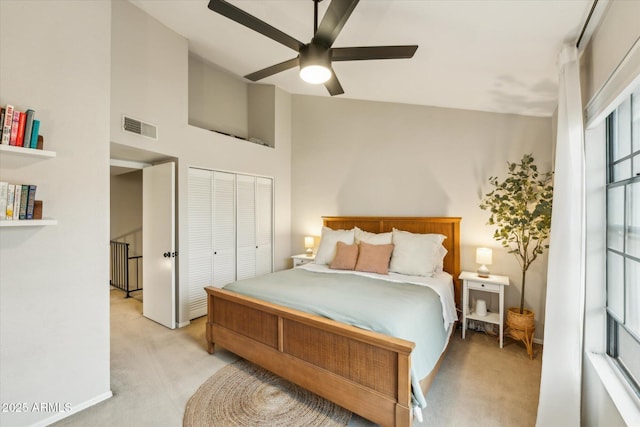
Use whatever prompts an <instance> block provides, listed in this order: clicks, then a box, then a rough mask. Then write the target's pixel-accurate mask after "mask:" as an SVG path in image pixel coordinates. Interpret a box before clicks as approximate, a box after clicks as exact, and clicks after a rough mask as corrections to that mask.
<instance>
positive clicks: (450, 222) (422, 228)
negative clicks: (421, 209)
mask: <svg viewBox="0 0 640 427" xmlns="http://www.w3.org/2000/svg"><path fill="white" fill-rule="evenodd" d="M322 219H323V224H324V225H325V226H326V227H329V228H331V229H333V230H339V229H343V230H350V229H352V228H353V227H358V228H360V229H362V230H364V231H369V232H371V233H386V232H389V231H391V230H393V229H394V228H397V229H398V230H404V231H409V232H411V233H420V234H429V233H434V234H443V235H445V236H447V238H446V239H445V241H444V242H443V243H442V245H443V246H444V247H445V248H446V249H447V255H446V256H445V258H444V270H445V271H446V272H448V273H449V274H451V275H452V276H453V284H454V287H455V299H456V306H457V307H458V308H460V306H461V302H460V296H461V292H460V281H459V279H458V277H459V276H460V221H461V218H459V217H390V216H323V217H322Z"/></svg>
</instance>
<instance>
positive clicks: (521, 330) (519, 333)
mask: <svg viewBox="0 0 640 427" xmlns="http://www.w3.org/2000/svg"><path fill="white" fill-rule="evenodd" d="M535 330H536V320H535V313H534V312H533V311H531V310H527V309H526V308H525V309H523V310H522V314H520V308H519V307H509V308H508V309H507V330H506V331H505V334H506V335H508V336H510V337H511V338H513V339H516V340H518V341H522V342H523V343H524V345H525V347H526V348H527V353H528V354H529V359H533V332H534V331H535Z"/></svg>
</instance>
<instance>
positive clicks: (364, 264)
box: [355, 241, 393, 274]
mask: <svg viewBox="0 0 640 427" xmlns="http://www.w3.org/2000/svg"><path fill="white" fill-rule="evenodd" d="M392 252H393V243H389V244H386V245H371V244H369V243H365V242H362V241H361V242H360V255H358V262H357V263H356V268H355V269H356V270H357V271H368V272H370V273H378V274H389V260H390V259H391V253H392Z"/></svg>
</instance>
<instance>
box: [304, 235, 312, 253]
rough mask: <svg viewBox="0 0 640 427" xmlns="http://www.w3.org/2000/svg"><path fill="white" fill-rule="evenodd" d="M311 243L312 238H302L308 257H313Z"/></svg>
mask: <svg viewBox="0 0 640 427" xmlns="http://www.w3.org/2000/svg"><path fill="white" fill-rule="evenodd" d="M313 243H314V238H313V236H305V238H304V247H305V248H306V249H307V255H308V256H311V255H313Z"/></svg>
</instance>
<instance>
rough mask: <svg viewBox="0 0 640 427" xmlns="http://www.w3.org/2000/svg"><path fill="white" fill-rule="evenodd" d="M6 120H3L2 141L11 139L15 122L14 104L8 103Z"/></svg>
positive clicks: (5, 142)
mask: <svg viewBox="0 0 640 427" xmlns="http://www.w3.org/2000/svg"><path fill="white" fill-rule="evenodd" d="M4 110H5V111H4V122H2V143H3V144H9V142H10V141H11V125H12V124H13V105H9V104H7V106H6V107H5V108H4Z"/></svg>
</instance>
